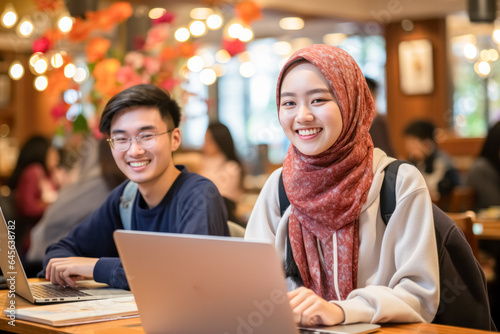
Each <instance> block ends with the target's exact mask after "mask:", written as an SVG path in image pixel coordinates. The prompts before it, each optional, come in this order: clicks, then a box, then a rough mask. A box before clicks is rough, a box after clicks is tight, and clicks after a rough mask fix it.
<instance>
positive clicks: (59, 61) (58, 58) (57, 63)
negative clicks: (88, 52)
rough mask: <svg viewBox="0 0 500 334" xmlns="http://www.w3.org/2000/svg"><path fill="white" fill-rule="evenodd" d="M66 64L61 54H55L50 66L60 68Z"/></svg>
mask: <svg viewBox="0 0 500 334" xmlns="http://www.w3.org/2000/svg"><path fill="white" fill-rule="evenodd" d="M63 64H64V60H63V57H62V55H61V54H60V53H54V55H53V56H52V57H51V58H50V65H52V67H53V68H59V67H61V66H62V65H63Z"/></svg>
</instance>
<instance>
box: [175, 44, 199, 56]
mask: <svg viewBox="0 0 500 334" xmlns="http://www.w3.org/2000/svg"><path fill="white" fill-rule="evenodd" d="M178 50H179V54H180V56H181V57H185V58H191V57H192V56H194V54H195V52H196V45H194V44H193V43H180V44H179V45H178Z"/></svg>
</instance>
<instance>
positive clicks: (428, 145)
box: [404, 120, 461, 211]
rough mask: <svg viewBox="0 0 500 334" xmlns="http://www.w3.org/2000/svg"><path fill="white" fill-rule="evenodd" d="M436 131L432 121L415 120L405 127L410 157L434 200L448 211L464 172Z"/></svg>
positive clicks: (405, 139)
mask: <svg viewBox="0 0 500 334" xmlns="http://www.w3.org/2000/svg"><path fill="white" fill-rule="evenodd" d="M435 132H436V129H435V126H434V124H432V123H431V122H429V121H426V120H417V121H414V122H412V123H411V124H410V125H408V126H407V127H406V129H405V130H404V144H405V148H406V152H407V154H408V160H409V161H410V162H411V163H413V164H414V165H415V166H416V167H417V168H418V169H419V170H420V172H421V173H422V175H423V176H424V179H425V182H426V183H427V187H428V188H429V192H430V194H431V198H432V201H433V202H435V203H438V205H439V206H440V207H441V209H443V210H444V211H446V210H447V200H448V199H449V196H450V195H451V192H452V190H453V188H454V187H455V186H457V185H459V184H460V183H461V182H460V174H459V173H458V170H457V169H456V168H455V166H454V165H453V162H452V160H451V158H450V157H449V156H448V155H447V154H446V153H444V152H443V151H441V150H439V149H438V147H437V144H436V139H435Z"/></svg>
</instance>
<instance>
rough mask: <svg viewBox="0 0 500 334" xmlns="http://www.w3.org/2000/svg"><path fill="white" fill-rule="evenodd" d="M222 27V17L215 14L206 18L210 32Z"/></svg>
mask: <svg viewBox="0 0 500 334" xmlns="http://www.w3.org/2000/svg"><path fill="white" fill-rule="evenodd" d="M221 26H222V17H221V16H220V15H217V14H213V15H210V16H209V17H207V27H208V29H210V30H217V29H219V28H220V27H221Z"/></svg>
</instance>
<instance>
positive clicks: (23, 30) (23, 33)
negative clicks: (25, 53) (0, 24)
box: [17, 16, 34, 38]
mask: <svg viewBox="0 0 500 334" xmlns="http://www.w3.org/2000/svg"><path fill="white" fill-rule="evenodd" d="M33 29H34V27H33V22H31V20H30V18H29V17H27V16H25V17H23V19H22V20H21V22H20V23H19V25H18V26H17V34H18V35H19V37H25V38H26V37H30V36H31V34H32V33H33Z"/></svg>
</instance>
